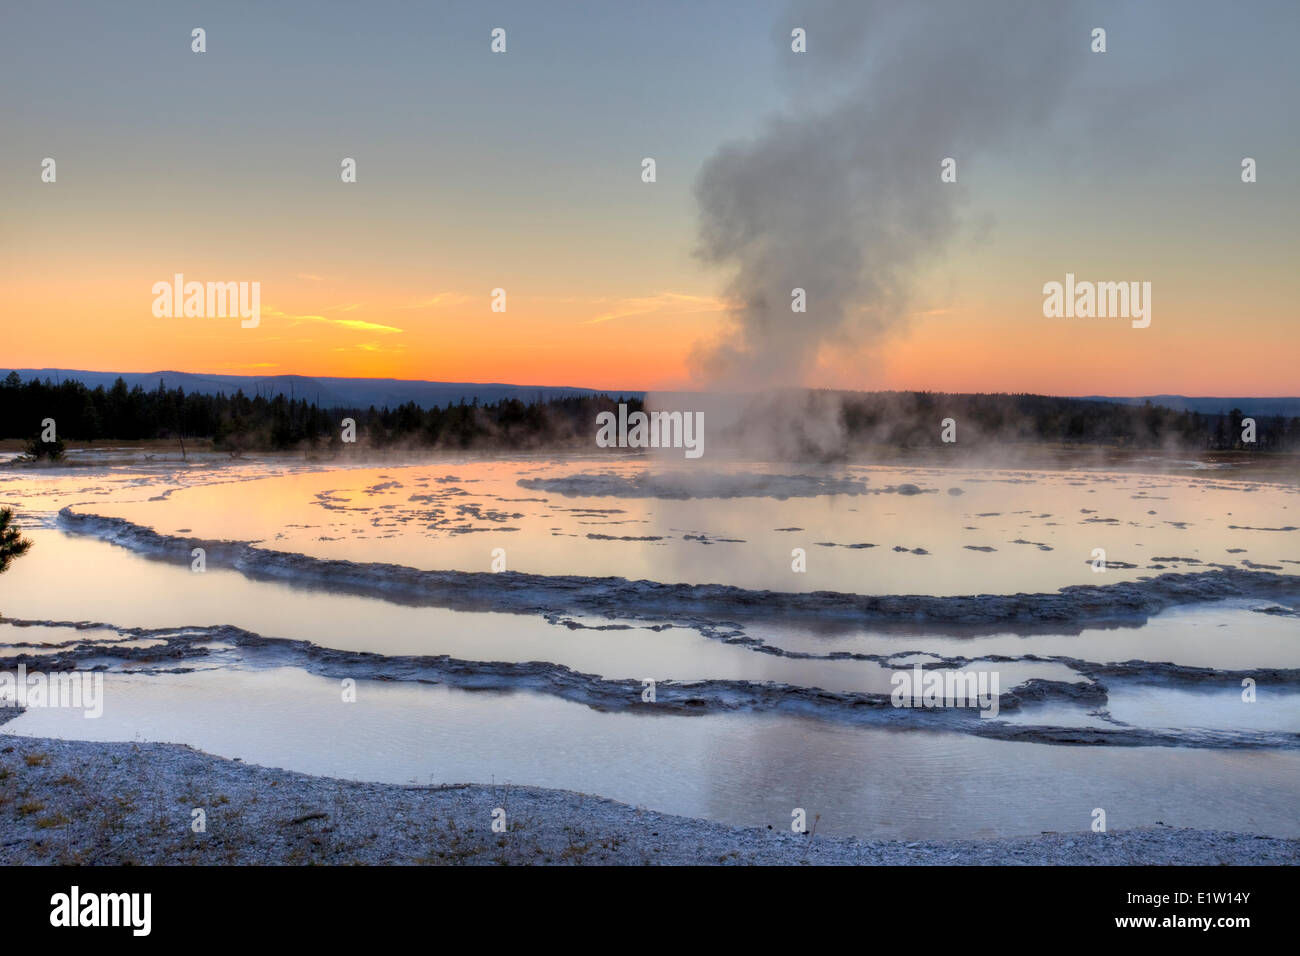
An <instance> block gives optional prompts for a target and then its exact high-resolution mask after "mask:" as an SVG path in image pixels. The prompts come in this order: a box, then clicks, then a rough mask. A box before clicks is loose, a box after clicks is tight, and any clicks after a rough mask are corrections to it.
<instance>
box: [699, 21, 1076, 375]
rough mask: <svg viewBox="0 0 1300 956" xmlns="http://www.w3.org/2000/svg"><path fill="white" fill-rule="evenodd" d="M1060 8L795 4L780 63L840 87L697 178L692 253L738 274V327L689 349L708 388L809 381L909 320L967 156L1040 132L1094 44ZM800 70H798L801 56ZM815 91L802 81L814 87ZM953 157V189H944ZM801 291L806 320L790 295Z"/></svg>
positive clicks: (785, 26)
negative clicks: (919, 276) (837, 350)
mask: <svg viewBox="0 0 1300 956" xmlns="http://www.w3.org/2000/svg"><path fill="white" fill-rule="evenodd" d="M1079 12H1080V11H1079V9H1078V8H1077V7H1076V6H1075V5H1073V4H1070V3H1058V2H1051V3H1044V2H1041V0H1039V2H1019V0H992V2H990V0H981V2H978V3H972V2H969V0H961V2H947V0H944V2H931V0H927V2H922V3H906V4H900V3H897V2H896V0H892V2H886V0H869V2H864V0H830V2H820V3H814V4H801V5H799V6H797V7H796V9H795V10H794V12H792V13H791V15H790V16H788V17H787V18H786V20H785V21H783V22H782V23H781V25H780V26H779V27H778V29H777V34H778V36H781V37H783V40H782V42H783V43H785V44H787V48H788V43H789V31H790V29H791V28H793V27H794V26H803V27H804V28H805V29H806V30H807V33H808V50H809V52H807V53H805V54H794V53H791V54H789V55H790V56H791V57H793V58H794V60H793V61H792V62H795V63H797V64H798V68H800V69H802V68H803V67H804V66H805V65H806V66H807V72H808V74H810V75H809V77H808V78H809V80H810V83H809V87H810V88H811V87H812V86H814V85H815V86H816V87H817V88H819V89H826V88H827V87H828V86H838V88H839V89H840V90H841V91H842V90H843V89H845V88H847V89H848V90H849V92H848V93H847V95H844V94H843V93H841V94H840V97H839V99H838V101H835V102H832V103H830V104H829V105H825V104H823V103H817V104H809V101H808V100H807V99H805V98H802V97H801V98H799V99H800V102H801V103H805V104H809V105H805V106H800V107H799V108H797V109H792V110H790V111H788V112H786V113H784V114H782V115H778V116H776V117H774V118H772V119H770V120H768V121H767V123H766V125H765V126H764V128H763V129H762V130H761V132H759V133H758V135H757V136H756V137H754V138H753V139H752V140H749V141H747V142H742V143H732V144H728V145H725V146H723V147H722V148H721V149H719V151H718V152H717V153H716V154H715V155H714V156H713V157H712V158H711V159H710V160H709V161H708V162H707V163H706V164H705V166H704V168H703V170H702V171H701V174H700V177H699V180H698V182H697V184H696V195H697V198H698V201H699V206H700V214H701V222H700V245H699V250H698V251H699V255H700V256H701V257H702V258H703V259H704V260H705V261H706V262H709V263H712V264H717V265H722V266H728V267H732V268H734V270H735V271H734V275H733V277H732V279H731V282H730V286H729V289H728V292H729V295H730V296H731V297H732V298H733V299H734V300H735V301H736V303H737V307H736V311H735V313H734V314H733V316H732V320H733V327H732V329H731V330H730V332H729V334H728V335H727V336H726V337H725V339H724V340H722V341H717V342H712V343H707V344H701V345H700V346H697V347H696V349H695V351H694V353H693V354H692V356H691V365H692V370H693V373H694V375H695V376H696V379H697V380H698V381H700V382H701V383H702V384H705V385H706V386H707V387H711V388H726V389H737V390H742V391H743V390H749V389H754V388H771V387H796V386H801V385H814V384H816V382H815V378H816V371H817V366H818V357H819V354H821V352H822V350H823V349H826V348H828V347H835V346H837V345H839V346H847V347H848V348H849V349H850V350H856V349H858V348H860V347H861V346H863V345H864V344H866V343H869V342H873V341H875V340H876V339H877V338H878V337H879V334H880V333H881V332H882V331H884V330H885V329H886V328H888V327H889V326H890V325H892V324H893V323H895V322H897V321H898V320H899V318H900V316H901V315H902V314H903V311H904V309H905V306H906V304H907V300H908V298H909V295H910V292H911V287H912V279H913V275H914V273H915V270H916V267H917V264H918V260H919V259H920V258H921V257H922V256H924V255H927V254H932V253H934V252H937V251H939V250H940V249H941V248H942V246H943V245H944V243H945V241H946V240H947V239H948V238H949V237H950V236H951V235H952V233H953V231H954V229H955V227H956V222H957V218H956V212H955V201H956V199H957V196H958V194H959V190H960V189H961V185H960V184H961V183H962V180H963V171H964V169H967V168H969V166H968V165H967V164H968V163H969V160H970V158H971V156H972V155H973V154H974V153H976V152H978V151H979V150H980V149H982V148H985V147H987V146H988V145H990V144H999V143H1002V142H1004V141H1006V140H1007V139H1008V138H1009V137H1011V136H1013V135H1017V134H1021V133H1023V132H1024V131H1025V130H1028V129H1031V128H1033V127H1034V126H1035V125H1036V124H1039V123H1041V122H1042V121H1043V120H1044V119H1046V118H1047V117H1049V116H1050V115H1051V112H1052V109H1053V105H1054V104H1055V103H1057V102H1058V101H1059V98H1060V96H1061V94H1062V91H1063V90H1064V89H1065V87H1066V86H1067V84H1068V83H1069V81H1070V78H1071V76H1072V75H1073V73H1074V71H1075V70H1077V69H1079V68H1080V65H1081V64H1082V63H1083V62H1084V60H1085V58H1086V57H1087V56H1089V55H1091V54H1090V53H1089V52H1088V41H1089V32H1090V25H1089V24H1088V23H1086V22H1084V20H1083V18H1081V17H1080V16H1078V14H1079ZM805 61H806V63H805ZM814 80H815V83H813V82H811V81H814ZM949 156H951V157H954V158H956V160H957V167H958V184H957V185H952V184H944V183H941V182H940V181H939V170H940V165H939V164H940V161H941V160H942V159H944V158H945V157H949ZM796 287H797V288H803V289H805V290H806V291H807V297H808V305H807V312H806V313H794V312H792V311H791V308H790V303H791V290H792V289H794V288H796Z"/></svg>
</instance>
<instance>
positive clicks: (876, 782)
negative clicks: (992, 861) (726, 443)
mask: <svg viewBox="0 0 1300 956" xmlns="http://www.w3.org/2000/svg"><path fill="white" fill-rule="evenodd" d="M83 460H87V461H89V462H91V463H92V464H91V466H90V467H75V468H73V467H69V468H60V469H51V470H44V471H19V470H11V471H3V472H0V504H3V505H10V506H14V507H16V508H17V510H18V521H19V524H20V525H21V526H22V527H23V528H24V530H25V531H26V532H27V533H28V536H29V537H31V538H32V539H33V541H35V543H36V546H35V547H34V548H33V549H32V551H31V552H30V553H29V554H28V555H27V556H25V557H23V558H22V559H20V560H19V561H17V562H15V564H14V565H13V567H12V568H11V569H10V571H9V572H7V573H6V574H5V575H4V576H3V577H0V609H2V610H3V612H4V619H3V620H2V621H0V657H2V658H3V659H4V660H5V661H6V666H10V664H11V663H12V662H14V661H15V660H20V661H22V662H24V663H25V664H26V666H27V667H28V669H29V670H31V669H38V668H40V667H41V666H42V662H44V664H45V666H50V667H53V666H54V663H55V662H56V661H57V662H59V665H60V666H77V667H82V668H87V667H99V668H102V669H103V670H104V673H105V702H104V714H103V716H102V717H100V718H98V719H85V718H84V717H83V716H82V715H81V714H80V713H79V712H77V711H76V710H75V709H70V708H36V707H32V708H28V709H27V710H26V711H25V712H23V713H22V714H21V715H19V716H17V717H14V718H13V719H11V720H10V721H9V722H8V723H5V724H4V725H3V726H4V730H5V731H6V732H8V733H15V734H28V735H35V736H59V737H70V738H80V739H94V740H136V739H138V740H161V741H172V742H180V743H187V744H191V745H193V746H196V747H199V748H200V749H203V750H207V751H209V752H212V753H216V754H220V755H223V756H228V757H239V758H241V759H244V760H247V761H250V762H255V763H262V764H267V765H272V766H279V767H284V768H287V769H293V770H301V771H304V772H309V773H320V774H329V775H335V776H343V777H350V778H355V779H367V780H382V781H391V782H417V783H430V782H434V783H446V782H493V781H495V782H498V783H503V782H505V783H518V784H527V785H537V786H552V787H561V788H565V789H572V790H579V791H584V792H588V793H596V794H600V795H602V796H607V797H612V798H615V799H618V800H623V801H625V802H628V803H632V804H635V805H640V806H645V807H649V808H652V809H656V810H663V811H668V812H674V813H682V814H686V815H690V816H698V817H707V818H711V819H717V820H722V821H725V822H728V823H740V824H748V825H755V826H766V825H769V824H770V825H773V826H788V825H789V819H790V810H791V808H793V807H795V806H799V807H804V808H805V809H807V811H808V815H809V818H810V819H811V818H812V817H813V816H814V815H820V817H821V822H820V824H819V829H818V832H825V833H836V834H853V835H858V836H862V837H898V838H905V839H923V838H957V837H970V836H1004V835H1018V834H1033V833H1037V832H1039V831H1041V830H1084V829H1087V828H1088V826H1089V825H1090V823H1091V813H1092V810H1093V809H1094V808H1095V807H1103V808H1105V809H1106V811H1107V815H1108V821H1109V825H1110V826H1111V828H1117V827H1128V826H1137V825H1143V824H1154V823H1156V822H1162V823H1165V824H1168V825H1171V826H1194V827H1204V828H1213V829H1235V830H1244V831H1253V832H1260V833H1268V834H1272V835H1287V836H1296V835H1300V820H1298V819H1297V817H1296V814H1295V812H1294V807H1295V806H1296V802H1297V799H1298V798H1300V645H1298V643H1297V640H1298V639H1300V612H1298V611H1297V607H1300V577H1297V575H1300V529H1297V527H1296V526H1297V525H1300V520H1298V519H1300V497H1297V493H1298V489H1297V488H1296V486H1294V485H1288V484H1280V483H1273V482H1262V481H1254V480H1250V479H1249V476H1248V474H1237V473H1234V472H1232V471H1231V470H1228V471H1224V470H1219V471H1207V472H1205V473H1202V474H1197V475H1186V474H1178V475H1175V474H1155V473H1136V472H1116V471H1085V470H1071V471H1050V470H1025V469H1016V470H1012V469H1005V470H998V469H991V468H984V469H955V468H954V469H949V468H937V467H901V466H900V467H857V466H836V467H825V468H817V469H814V468H799V469H792V468H789V467H786V466H777V465H771V464H764V463H731V464H725V465H708V466H704V465H703V464H702V463H698V464H699V467H690V468H683V467H682V465H681V463H680V462H676V463H674V464H673V465H671V466H665V467H660V466H658V465H656V464H654V463H647V462H645V461H641V460H634V459H626V458H615V457H602V458H590V457H586V458H579V457H574V458H550V457H538V458H517V459H512V460H490V461H483V460H461V459H441V460H437V461H422V462H396V463H393V464H388V465H384V466H382V467H376V466H374V465H363V464H357V465H346V466H345V465H339V464H337V463H334V464H326V463H306V462H303V461H301V460H297V461H290V460H288V459H275V458H267V459H263V460H251V461H239V462H222V461H220V460H218V459H215V458H209V459H207V460H203V459H200V460H199V461H197V462H196V463H190V464H187V465H182V464H181V463H178V462H160V461H142V460H137V459H134V458H132V457H131V456H130V455H126V454H121V453H116V452H113V451H111V450H109V451H104V452H101V453H98V457H97V456H96V454H94V453H92V454H90V455H89V456H84V457H83ZM692 464H693V465H694V464H697V463H692ZM196 548H198V549H202V552H203V555H204V558H203V561H202V567H203V569H202V571H201V572H200V571H197V570H195V558H194V553H195V549H196ZM1096 549H1101V550H1102V551H1103V552H1104V560H1105V570H1104V571H1098V570H1095V568H1096V567H1097V566H1098V557H1097V551H1096ZM1061 589H1065V591H1062V590H1061ZM918 663H919V664H921V665H922V666H923V667H924V668H927V669H937V670H940V671H943V672H958V673H965V674H971V675H974V674H978V673H982V674H985V675H989V674H995V675H996V677H997V680H998V687H999V692H1000V695H1001V697H1000V701H1001V706H1000V707H999V708H998V712H997V714H996V716H993V717H981V716H979V713H978V712H977V710H975V709H972V708H966V709H956V708H935V709H926V708H898V707H894V706H892V705H891V703H890V694H891V688H892V686H893V679H894V675H896V674H898V673H900V672H903V671H910V670H911V669H912V668H913V666H914V665H916V664H918ZM347 680H350V681H354V682H355V698H356V699H355V702H345V701H344V700H343V695H342V694H341V692H340V687H341V685H342V682H343V681H347ZM648 682H653V685H654V691H655V696H654V699H653V700H647V699H646V696H645V695H646V688H647V687H648V686H649V684H648ZM1247 685H1249V691H1250V693H1244V691H1245V689H1246V687H1247ZM1251 696H1253V699H1251V700H1246V699H1243V698H1244V697H1251Z"/></svg>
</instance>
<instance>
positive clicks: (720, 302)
mask: <svg viewBox="0 0 1300 956" xmlns="http://www.w3.org/2000/svg"><path fill="white" fill-rule="evenodd" d="M596 301H605V300H599V299H598V300H596ZM729 308H730V305H729V304H728V302H727V301H726V300H725V299H719V298H717V297H716V296H703V295H685V294H683V293H680V292H661V293H659V294H658V295H645V296H633V297H631V298H622V299H615V300H613V304H612V307H611V308H610V309H608V310H607V311H605V312H602V313H600V314H599V315H597V316H594V317H592V318H590V319H587V320H586V321H585V322H583V323H582V324H583V325H595V324H596V323H598V322H609V321H611V320H613V319H627V318H632V317H633V316H637V315H656V314H670V315H682V314H690V313H697V312H725V311H727V310H728V309H729Z"/></svg>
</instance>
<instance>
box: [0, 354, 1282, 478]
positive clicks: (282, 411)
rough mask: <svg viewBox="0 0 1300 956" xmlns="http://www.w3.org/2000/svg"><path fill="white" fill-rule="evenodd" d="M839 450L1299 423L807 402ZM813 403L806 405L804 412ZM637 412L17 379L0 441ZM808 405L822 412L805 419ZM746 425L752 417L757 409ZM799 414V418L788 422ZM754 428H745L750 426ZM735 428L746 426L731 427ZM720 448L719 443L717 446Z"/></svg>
mask: <svg viewBox="0 0 1300 956" xmlns="http://www.w3.org/2000/svg"><path fill="white" fill-rule="evenodd" d="M828 395H830V396H833V397H834V399H835V408H836V411H835V414H836V415H838V419H839V421H838V424H839V425H840V430H841V433H842V435H843V438H844V443H845V446H846V447H845V449H844V450H845V451H846V452H847V451H849V450H850V449H852V448H855V447H862V446H865V445H868V444H879V445H889V446H895V447H902V448H914V447H921V446H927V445H939V444H941V443H942V437H941V435H942V430H941V424H940V423H941V422H942V421H943V420H945V419H949V418H950V419H952V420H953V421H954V422H955V423H956V427H957V438H958V441H960V442H962V443H963V444H969V443H971V442H975V441H1000V442H1039V443H1042V442H1048V443H1065V444H1081V445H1083V444H1087V445H1108V446H1116V447H1127V448H1165V449H1169V448H1180V449H1186V450H1218V451H1224V450H1233V449H1248V450H1252V451H1264V452H1271V451H1295V450H1297V449H1300V418H1294V417H1293V418H1287V417H1283V416H1268V417H1262V416H1260V417H1256V419H1255V426H1254V427H1255V436H1254V437H1255V441H1254V442H1253V443H1252V442H1248V441H1244V440H1243V439H1244V437H1245V434H1246V432H1247V426H1246V424H1245V423H1244V421H1243V419H1244V418H1245V416H1244V415H1243V413H1242V412H1241V410H1240V409H1235V408H1234V409H1230V410H1225V411H1224V412H1221V413H1218V414H1202V413H1200V412H1194V411H1175V410H1173V409H1169V408H1165V407H1162V406H1157V405H1152V404H1151V403H1150V402H1148V403H1147V404H1146V405H1144V406H1134V405H1120V404H1114V403H1110V402H1097V401H1087V400H1083V399H1076V398H1057V397H1052V396H1044V395H1027V394H1026V395H1007V394H945V393H938V392H870V393H864V392H841V393H828V392H808V393H806V396H807V398H808V402H809V404H808V409H809V416H810V417H811V416H812V415H813V414H822V411H821V410H822V409H824V408H825V398H826V396H828ZM814 399H816V401H814ZM619 404H625V405H627V406H628V411H629V412H633V411H639V410H641V409H642V407H643V405H642V402H641V400H640V399H637V398H623V397H616V396H610V395H587V396H573V397H568V398H554V399H550V400H545V401H544V400H541V399H539V400H537V401H533V402H523V401H520V400H519V399H514V398H511V399H503V400H501V401H497V402H493V403H487V404H479V402H478V400H477V399H474V400H473V401H470V402H468V403H467V402H465V401H464V400H462V401H461V402H460V403H459V404H453V403H448V404H447V405H446V406H442V407H439V406H434V407H431V408H422V407H420V406H419V405H417V404H416V403H414V402H408V403H406V404H404V405H400V406H398V407H396V408H388V407H384V408H375V407H374V406H370V407H369V408H321V407H319V406H318V405H317V404H316V403H315V402H310V403H309V402H308V401H306V400H305V399H294V398H290V397H288V396H285V395H283V394H278V395H275V396H273V397H268V396H263V395H256V396H252V397H250V396H248V395H245V394H244V393H243V391H242V390H241V391H236V392H235V393H234V394H229V395H228V394H224V393H218V394H206V393H199V392H191V393H186V392H185V391H184V389H182V388H168V387H167V386H166V383H165V382H164V381H159V383H158V387H157V388H155V389H152V390H146V389H144V388H143V387H141V386H139V385H137V386H135V387H134V388H128V387H127V385H126V382H125V381H124V380H122V379H121V378H119V379H118V380H117V381H116V382H115V383H114V384H113V385H112V386H111V387H109V388H105V387H103V386H98V387H96V388H93V389H92V388H87V387H86V386H85V385H84V384H83V383H81V382H79V381H64V382H58V383H55V382H52V381H50V380H48V379H46V380H44V381H42V380H39V379H32V380H30V381H28V382H23V381H22V380H21V378H20V377H19V376H18V374H17V373H16V372H10V373H9V375H8V377H7V378H5V379H4V380H3V382H0V438H18V439H26V440H29V441H30V442H31V445H30V447H29V451H30V453H31V454H33V455H35V456H37V457H57V455H58V452H59V450H60V449H61V446H62V442H63V441H64V440H72V441H87V442H93V441H100V440H111V441H132V440H142V439H172V440H177V441H179V442H182V443H183V441H184V439H186V438H195V439H210V440H211V441H212V442H213V444H214V447H216V448H217V449H219V450H223V451H228V452H230V453H231V454H234V455H238V454H241V453H243V452H245V451H277V450H289V449H319V448H334V447H337V446H339V445H340V444H341V443H342V441H343V435H344V425H345V420H347V419H351V420H352V421H353V422H354V423H355V431H356V440H357V442H358V443H359V444H363V445H366V446H369V447H371V448H395V447H404V446H409V447H420V448H441V449H449V450H466V449H482V450H493V449H500V450H528V449H543V448H564V447H573V448H578V447H582V448H594V447H595V446H594V435H595V421H596V416H597V414H598V413H600V412H603V411H615V412H616V411H617V408H618V405H619ZM814 406H815V407H816V408H817V409H818V410H817V411H816V412H814V411H813V409H814ZM754 414H762V413H761V412H755V413H754ZM798 414H799V413H798V409H796V415H795V417H796V420H797V419H798ZM47 419H52V420H53V421H54V423H55V431H56V435H57V438H56V440H55V441H53V442H50V441H42V440H41V432H42V430H43V427H44V426H43V423H44V422H45V421H46V420H47ZM750 424H753V423H750ZM736 427H737V428H740V429H744V428H746V427H748V425H747V423H746V420H745V416H743V415H742V416H741V417H740V419H739V424H738V425H737V426H736ZM717 438H718V439H719V440H720V441H721V442H722V443H724V444H725V443H726V439H727V436H726V435H725V434H723V435H719V436H717Z"/></svg>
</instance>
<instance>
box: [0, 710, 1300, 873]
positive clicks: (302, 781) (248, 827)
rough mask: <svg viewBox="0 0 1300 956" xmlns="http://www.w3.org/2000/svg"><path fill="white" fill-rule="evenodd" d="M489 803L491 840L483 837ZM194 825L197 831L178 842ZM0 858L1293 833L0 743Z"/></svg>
mask: <svg viewBox="0 0 1300 956" xmlns="http://www.w3.org/2000/svg"><path fill="white" fill-rule="evenodd" d="M498 808H500V809H501V810H503V811H504V826H505V832H494V831H493V814H494V811H495V810H497V809H498ZM196 811H202V813H201V814H200V813H197V812H196ZM498 816H499V814H498ZM200 817H201V818H202V821H203V824H204V826H203V829H204V832H195V830H194V828H195V827H196V826H198V820H199V819H200ZM813 822H814V821H813V820H812V819H810V820H809V823H808V825H809V829H812V826H813ZM500 826H501V824H498V827H500ZM0 863H3V864H6V865H13V864H74V865H104V864H141V865H193V864H215V865H232V864H233V865H302V864H325V865H344V864H361V865H386V864H387V865H391V864H397V865H421V864H435V865H436V864H494V865H495V864H514V865H519V864H525V865H527V864H534V865H573V864H579V865H580V864H593V865H646V864H660V865H689V864H710V865H712V864H760V865H795V866H798V865H954V864H968V865H1037V864H1046V865H1120V866H1123V865H1260V864H1288V865H1296V864H1300V839H1289V838H1278V837H1268V836H1262V835H1257V834H1250V833H1232V832H1226V831H1212V830H1192V829H1183V828H1176V827H1163V826H1157V827H1143V828H1138V829H1132V830H1117V831H1112V832H1109V833H1092V832H1090V831H1077V832H1061V833H1044V834H1040V835H1037V836H1024V837H1009V838H995V839H980V840H943V841H903V840H861V839H856V838H851V837H819V836H816V835H815V833H814V834H795V833H792V832H782V831H778V830H770V829H759V828H752V827H740V826H730V825H727V824H722V823H716V822H712V821H708V820H697V819H692V818H689V817H680V816H674V815H672V814H667V813H658V812H655V811H651V810H643V809H639V808H636V807H632V806H628V805H626V804H622V803H618V802H616V801H613V800H608V799H606V798H603V797H599V796H593V795H590V794H583V793H575V792H572V791H566V790H550V789H543V788H539V787H527V786H517V785H513V784H510V785H507V784H449V785H436V786H419V785H401V784H381V783H365V782H357V781H349V780H339V779H335V778H330V777H316V776H310V775H307V774H301V773H296V772H292V771H287V770H279V769H275V768H269V767H261V766H256V765H252V764H246V763H244V762H242V761H240V760H228V759H226V758H223V757H217V756H213V755H210V754H206V753H203V752H201V751H198V750H194V749H193V748H191V747H188V746H185V745H180V744H160V743H99V742H91V741H78V740H58V739H52V738H36V737H19V736H12V735H9V734H3V733H0Z"/></svg>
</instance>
